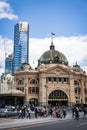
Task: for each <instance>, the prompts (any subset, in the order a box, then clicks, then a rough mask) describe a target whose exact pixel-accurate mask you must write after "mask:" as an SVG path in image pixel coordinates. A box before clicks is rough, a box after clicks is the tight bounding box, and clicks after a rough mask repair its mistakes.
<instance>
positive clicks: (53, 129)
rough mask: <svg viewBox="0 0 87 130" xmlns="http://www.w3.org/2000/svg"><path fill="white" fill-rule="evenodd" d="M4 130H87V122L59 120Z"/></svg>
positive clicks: (81, 120)
mask: <svg viewBox="0 0 87 130" xmlns="http://www.w3.org/2000/svg"><path fill="white" fill-rule="evenodd" d="M3 130H87V120H83V119H79V120H75V119H72V120H61V121H58V120H57V121H55V122H45V123H38V124H33V125H27V126H19V127H13V128H6V129H3Z"/></svg>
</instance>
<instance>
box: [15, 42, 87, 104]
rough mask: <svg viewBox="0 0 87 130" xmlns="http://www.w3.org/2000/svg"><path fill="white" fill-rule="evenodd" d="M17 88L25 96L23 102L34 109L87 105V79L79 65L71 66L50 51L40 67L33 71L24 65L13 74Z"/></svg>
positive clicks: (65, 59)
mask: <svg viewBox="0 0 87 130" xmlns="http://www.w3.org/2000/svg"><path fill="white" fill-rule="evenodd" d="M14 86H15V88H16V89H17V90H21V91H22V92H23V93H24V102H25V103H33V104H35V105H48V104H53V105H56V104H63V105H69V106H72V105H73V104H76V103H77V104H87V75H86V72H85V71H84V70H82V69H81V68H80V66H79V65H78V64H77V63H76V64H75V65H73V67H71V66H69V64H68V60H67V58H66V57H65V55H64V54H63V53H61V52H59V51H58V50H56V49H55V46H54V45H53V41H51V45H50V49H49V50H48V51H46V52H44V53H43V54H42V55H41V57H40V58H39V60H38V67H37V68H35V69H32V67H31V66H30V64H28V63H23V64H22V65H21V67H20V68H18V69H16V71H15V73H14Z"/></svg>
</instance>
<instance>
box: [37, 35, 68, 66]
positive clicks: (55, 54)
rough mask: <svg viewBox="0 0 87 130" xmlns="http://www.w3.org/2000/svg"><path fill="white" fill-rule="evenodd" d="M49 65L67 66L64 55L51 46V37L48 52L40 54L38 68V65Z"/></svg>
mask: <svg viewBox="0 0 87 130" xmlns="http://www.w3.org/2000/svg"><path fill="white" fill-rule="evenodd" d="M49 63H56V64H65V65H68V61H67V59H66V57H65V56H64V54H62V53H61V52H59V51H57V50H55V46H54V45H53V37H51V45H50V50H48V51H46V52H44V53H43V54H42V56H41V57H40V58H39V60H38V66H39V65H40V64H49Z"/></svg>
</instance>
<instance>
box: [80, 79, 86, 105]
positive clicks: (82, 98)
mask: <svg viewBox="0 0 87 130" xmlns="http://www.w3.org/2000/svg"><path fill="white" fill-rule="evenodd" d="M81 104H85V91H84V78H82V79H81Z"/></svg>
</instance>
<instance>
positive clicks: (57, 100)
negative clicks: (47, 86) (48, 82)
mask: <svg viewBox="0 0 87 130" xmlns="http://www.w3.org/2000/svg"><path fill="white" fill-rule="evenodd" d="M48 104H51V105H57V104H60V105H67V104H68V96H67V95H66V93H65V92H63V91H62V90H54V91H52V92H51V93H50V94H49V97H48Z"/></svg>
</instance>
